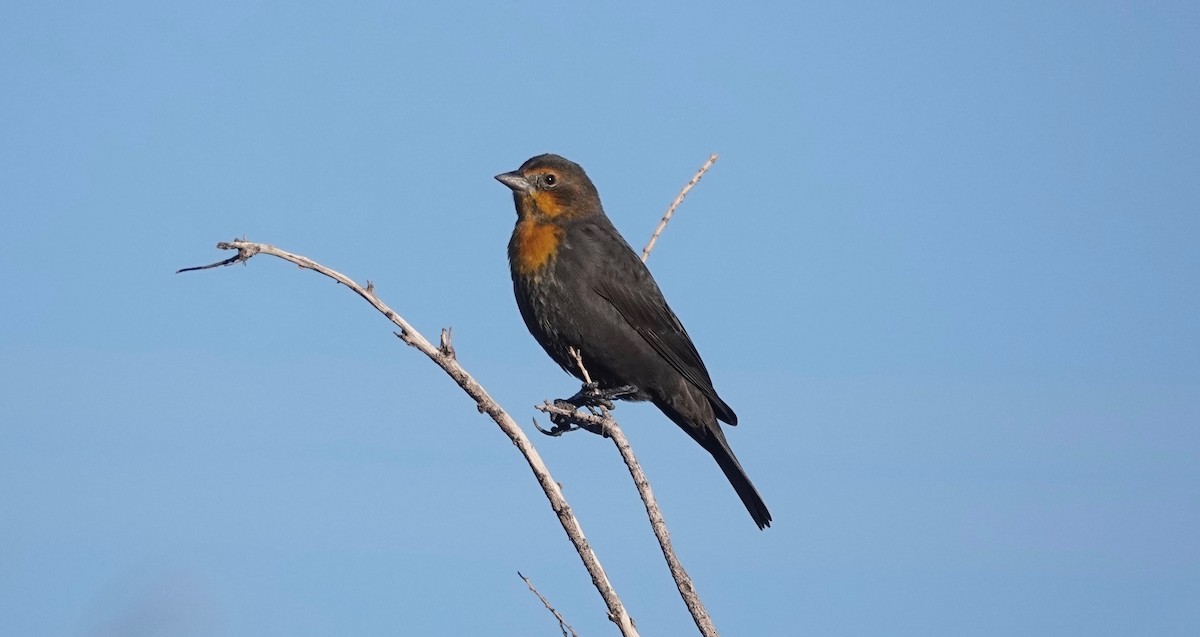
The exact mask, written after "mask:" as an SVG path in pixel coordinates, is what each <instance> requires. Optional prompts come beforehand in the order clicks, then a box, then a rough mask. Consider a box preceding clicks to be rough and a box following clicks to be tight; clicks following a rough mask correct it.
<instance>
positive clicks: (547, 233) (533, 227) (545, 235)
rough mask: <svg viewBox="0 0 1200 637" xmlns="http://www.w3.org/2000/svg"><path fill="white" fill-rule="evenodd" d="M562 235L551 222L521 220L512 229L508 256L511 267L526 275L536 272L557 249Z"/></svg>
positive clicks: (548, 260)
mask: <svg viewBox="0 0 1200 637" xmlns="http://www.w3.org/2000/svg"><path fill="white" fill-rule="evenodd" d="M562 236H563V229H562V228H560V227H558V226H557V225H555V224H553V223H544V222H539V221H536V220H534V219H523V220H521V222H520V223H518V224H517V228H516V230H514V231H513V238H512V255H511V257H510V258H511V259H512V264H513V267H514V268H516V270H517V272H519V273H521V274H523V275H526V276H533V275H535V274H537V273H538V271H539V270H541V269H542V268H544V267H545V266H546V264H547V263H549V262H550V259H551V258H552V257H553V256H554V253H555V252H557V251H558V245H559V243H561V242H562Z"/></svg>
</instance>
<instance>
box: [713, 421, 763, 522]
mask: <svg viewBox="0 0 1200 637" xmlns="http://www.w3.org/2000/svg"><path fill="white" fill-rule="evenodd" d="M715 438H717V440H715V441H713V442H714V444H711V445H709V444H704V443H701V444H702V445H704V448H705V449H706V450H707V451H708V452H709V453H711V454H712V457H713V459H715V460H716V461H717V466H719V467H721V471H722V472H724V473H725V477H726V478H727V479H728V480H729V484H732V485H733V490H734V491H737V494H738V497H739V498H741V499H742V504H744V505H746V510H747V511H749V512H750V517H752V518H754V523H755V524H757V525H758V528H760V529H765V528H767V527H768V526H771V512H770V511H768V510H767V503H765V502H763V499H762V496H760V495H758V489H755V488H754V484H753V483H752V482H750V477H749V476H747V475H746V472H745V470H743V469H742V465H741V463H739V462H738V459H737V456H735V455H733V450H732V449H730V448H729V443H727V442H726V441H725V435H724V434H723V433H722V432H721V430H720V429H718V430H717V436H715Z"/></svg>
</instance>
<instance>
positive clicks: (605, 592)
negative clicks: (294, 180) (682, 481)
mask: <svg viewBox="0 0 1200 637" xmlns="http://www.w3.org/2000/svg"><path fill="white" fill-rule="evenodd" d="M217 248H218V249H220V250H237V251H238V254H237V256H235V257H231V258H229V259H225V260H223V261H220V262H217V263H214V264H211V265H207V266H200V267H195V268H184V269H182V270H180V272H187V271H191V270H202V269H208V268H214V267H218V266H222V265H232V264H234V263H242V262H245V261H248V260H249V259H250V258H251V257H253V256H254V255H256V254H269V255H271V256H274V257H279V258H280V259H283V260H285V261H290V262H292V263H295V264H296V265H298V266H300V267H302V268H305V269H308V270H313V271H316V272H319V273H321V274H324V275H325V276H327V277H329V278H331V279H333V280H334V281H337V282H338V283H341V284H342V285H344V286H346V287H347V288H349V289H351V290H352V291H354V293H355V294H357V295H359V296H361V297H362V298H363V299H365V300H366V301H367V302H368V303H370V304H371V305H372V306H373V307H374V308H375V309H376V310H378V311H379V312H381V313H382V314H383V315H384V316H386V317H387V318H388V320H390V321H391V322H392V323H394V324H395V325H396V326H397V327H399V328H400V331H399V332H397V333H396V336H398V337H400V339H401V340H403V341H404V342H405V343H407V344H409V345H411V346H413V347H415V348H417V349H418V350H420V352H421V353H422V354H424V355H426V356H428V357H429V359H430V360H432V361H433V362H434V363H436V364H437V365H438V367H441V368H442V370H443V371H445V372H446V374H448V375H449V376H450V378H452V379H454V382H456V383H458V386H459V387H461V388H462V389H463V391H464V392H466V393H467V395H468V396H470V397H471V398H472V399H474V400H475V404H476V406H477V407H478V409H479V411H480V412H482V413H486V414H487V415H488V416H490V417H491V419H492V420H493V421H495V423H496V424H497V425H499V426H500V429H501V430H502V431H503V432H504V434H505V435H506V436H508V437H509V439H510V440H512V442H513V444H514V445H516V447H517V449H518V450H519V451H520V452H521V455H523V456H524V457H525V461H526V462H528V463H529V468H530V469H531V470H532V471H533V473H534V476H535V477H536V478H537V481H538V484H540V485H541V487H542V491H543V492H545V494H546V497H547V499H549V500H550V506H551V508H553V509H554V513H555V514H556V515H557V516H558V520H559V523H561V524H562V527H563V530H564V531H566V533H567V537H568V538H569V539H570V540H571V543H572V544H573V545H575V550H576V552H578V553H579V557H580V559H581V560H583V565H584V567H585V568H586V569H587V571H588V573H589V574H590V575H591V576H592V584H593V585H595V587H596V590H598V591H599V592H600V596H601V597H602V598H603V599H604V603H605V605H607V606H608V615H609V619H611V620H612V621H613V622H614V623H615V624H617V627H618V628H619V629H620V630H621V634H622V635H625V636H626V637H634V636H636V635H637V634H638V633H637V629H636V628H635V627H634V625H633V619H632V618H631V617H630V616H629V613H628V612H626V610H625V606H624V605H623V604H622V603H621V599H620V598H619V597H617V593H616V591H615V590H614V589H613V586H612V583H611V582H609V580H608V575H606V574H605V572H604V568H603V567H602V566H601V565H600V560H599V559H598V558H597V557H596V554H595V552H593V551H592V548H591V545H589V544H588V542H587V539H586V538H585V537H584V535H583V528H582V527H581V526H580V525H579V520H577V519H576V518H575V514H574V513H572V512H571V507H570V505H569V504H568V503H567V499H566V497H565V496H563V493H562V489H561V488H560V487H559V486H558V483H557V482H555V480H554V478H553V476H551V475H550V470H549V469H548V468H547V467H546V464H545V463H544V462H542V458H541V456H540V455H539V454H538V452H537V449H535V448H534V446H533V443H531V442H530V441H529V438H527V437H526V436H525V433H524V432H523V431H521V428H520V427H519V426H517V423H516V421H514V420H513V419H512V417H511V416H509V415H508V413H507V412H506V411H504V409H503V408H501V407H500V404H499V403H497V402H496V401H495V400H494V399H493V398H492V397H491V396H490V395H488V393H487V391H486V390H485V389H484V388H483V386H482V385H480V384H479V382H478V381H476V380H475V379H474V378H473V377H472V376H471V375H470V374H469V373H467V370H466V369H464V368H463V366H462V365H460V364H459V362H458V360H457V359H456V358H455V356H454V350H453V348H452V346H451V344H450V333H449V330H446V331H443V332H442V335H441V343H440V347H438V346H435V345H433V344H432V343H430V342H429V341H428V340H427V339H426V338H425V337H424V336H422V335H421V333H420V332H418V331H417V330H416V329H415V328H413V326H412V325H410V324H409V323H408V321H406V320H405V319H404V317H402V316H400V315H399V314H398V313H396V311H395V310H393V309H392V308H390V307H388V306H387V304H386V303H384V302H383V301H381V300H380V299H379V297H377V296H376V295H375V290H374V287H373V286H368V287H366V288H364V287H363V286H361V285H359V284H358V283H355V282H354V281H353V280H351V279H350V278H349V277H347V276H346V275H344V274H342V273H340V272H337V271H335V270H331V269H329V268H327V267H325V266H323V265H321V264H319V263H317V262H316V261H313V260H312V259H309V258H308V257H305V256H301V255H298V254H293V253H291V252H287V251H285V250H280V249H279V248H276V247H275V246H272V245H268V244H265V243H251V242H249V241H240V240H234V241H231V242H228V243H226V242H222V243H218V244H217Z"/></svg>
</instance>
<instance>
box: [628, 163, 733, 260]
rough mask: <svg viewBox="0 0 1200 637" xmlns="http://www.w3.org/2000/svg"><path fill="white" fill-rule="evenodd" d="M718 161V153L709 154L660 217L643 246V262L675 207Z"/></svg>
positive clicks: (648, 256) (647, 257) (673, 212)
mask: <svg viewBox="0 0 1200 637" xmlns="http://www.w3.org/2000/svg"><path fill="white" fill-rule="evenodd" d="M716 161H717V154H716V153H713V154H711V155H709V156H708V161H706V162H704V165H703V166H701V167H700V170H697V171H696V174H695V175H693V176H692V180H691V181H689V182H687V184H686V185H685V186H684V187H683V190H680V191H679V196H677V197H675V201H672V202H671V206H670V207H669V208H667V213H666V214H664V215H663V216H662V219H660V220H659V222H658V227H657V228H655V229H654V234H652V235H650V242H649V243H647V244H646V247H645V248H642V263H645V262H646V259H649V258H650V251H651V250H653V249H654V244H655V243H657V242H658V235H660V234H662V231H663V230H664V229H666V227H667V222H668V221H670V220H671V217H672V216H673V215H674V214H675V209H676V208H678V207H679V204H681V203H683V198H684V197H686V196H687V195H688V193H689V192H691V190H692V186H695V185H696V184H698V183H700V178H701V177H703V176H704V173H706V172H708V169H709V168H712V165H713V163H715V162H716Z"/></svg>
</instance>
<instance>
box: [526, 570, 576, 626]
mask: <svg viewBox="0 0 1200 637" xmlns="http://www.w3.org/2000/svg"><path fill="white" fill-rule="evenodd" d="M517 576H518V577H520V578H521V579H523V580H525V585H526V586H528V587H529V590H531V591H533V594H534V595H537V598H538V599H540V600H542V606H545V607H546V610H548V611H550V614H552V615H554V618H555V619H557V620H558V629H559V630H561V631H562V634H563V637H567V631H568V630H569V631H571V637H579V633H577V632H575V629H574V628H571V625H570V624H568V623H567V620H565V619H563V616H562V615H559V614H558V611H556V610H554V607H553V606H551V605H550V602H549V601H547V600H546V598H545V597H542V594H541V593H539V592H538V589H537V588H536V587H535V586H534V585H533V582H531V581H529V578H528V577H525V576H524V575H521V571H517Z"/></svg>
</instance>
